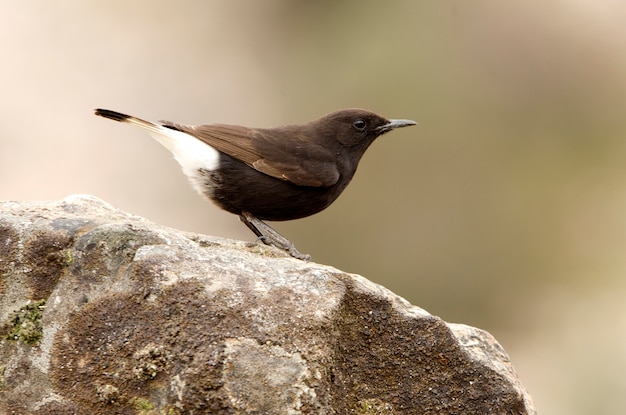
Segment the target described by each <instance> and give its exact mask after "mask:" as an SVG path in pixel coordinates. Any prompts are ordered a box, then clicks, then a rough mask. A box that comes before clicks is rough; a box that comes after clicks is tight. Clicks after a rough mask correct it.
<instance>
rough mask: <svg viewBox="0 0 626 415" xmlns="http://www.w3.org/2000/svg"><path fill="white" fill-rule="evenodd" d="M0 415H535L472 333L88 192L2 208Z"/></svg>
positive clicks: (277, 255) (326, 271)
mask: <svg viewBox="0 0 626 415" xmlns="http://www.w3.org/2000/svg"><path fill="white" fill-rule="evenodd" d="M0 276H1V279H0V336H1V337H0V338H1V340H0V413H3V414H4V413H6V414H11V413H16V414H208V413H211V414H481V415H484V414H533V413H535V411H534V409H533V406H532V403H531V400H530V397H529V396H528V395H527V393H526V392H525V390H524V388H523V387H522V385H521V384H520V382H519V380H518V378H517V376H516V374H515V371H514V369H513V367H512V366H511V363H510V361H509V359H508V357H507V355H506V353H505V352H504V350H502V348H501V347H500V346H499V345H498V343H497V342H496V341H495V340H494V339H493V338H492V337H491V336H490V335H489V334H488V333H486V332H484V331H481V330H478V329H475V328H472V327H468V326H464V325H458V324H447V323H446V322H444V321H442V320H441V319H440V318H438V317H435V316H432V315H430V314H428V313H427V312H426V311H424V310H422V309H420V308H418V307H415V306H412V305H410V304H409V303H408V302H407V301H405V300H404V299H402V298H400V297H398V296H397V295H395V294H393V293H391V292H390V291H388V290H386V289H385V288H383V287H381V286H379V285H376V284H373V283H372V282H370V281H368V280H366V279H365V278H363V277H361V276H358V275H351V274H346V273H344V272H341V271H339V270H337V269H334V268H331V267H328V266H323V265H319V264H315V263H307V262H303V261H299V260H296V259H293V258H291V257H289V256H288V255H286V254H284V253H283V252H281V251H279V250H276V249H274V248H271V247H267V246H265V245H258V244H246V243H243V242H236V241H229V240H224V239H219V238H213V237H207V236H200V235H194V234H189V233H183V232H179V231H176V230H172V229H168V228H165V227H162V226H158V225H155V224H153V223H151V222H149V221H147V220H145V219H142V218H139V217H136V216H132V215H129V214H126V213H124V212H121V211H119V210H115V209H113V208H112V207H111V206H109V205H107V204H106V203H104V202H102V201H100V200H98V199H96V198H94V197H91V196H72V197H69V198H67V199H65V200H62V201H59V202H53V203H52V202H41V203H16V202H4V203H2V204H0Z"/></svg>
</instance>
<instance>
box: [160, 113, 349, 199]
mask: <svg viewBox="0 0 626 415" xmlns="http://www.w3.org/2000/svg"><path fill="white" fill-rule="evenodd" d="M161 123H162V124H163V125H164V126H166V127H169V128H174V129H177V130H180V131H184V132H186V133H188V134H191V135H193V136H194V137H196V138H197V139H199V140H201V141H203V142H205V143H207V144H208V145H210V146H212V147H214V148H215V149H216V150H218V151H220V152H222V153H224V154H227V155H229V156H231V157H233V158H235V159H237V160H240V161H242V162H244V163H245V164H247V165H248V166H250V167H252V168H254V169H256V170H258V171H260V172H262V173H265V174H267V175H269V176H272V177H275V178H277V179H281V180H286V181H289V182H291V183H294V184H296V185H298V186H311V187H329V186H332V185H333V184H335V183H337V181H338V180H339V169H338V166H337V163H336V161H335V157H334V155H333V153H332V152H331V151H330V150H328V149H327V148H325V147H323V146H321V145H319V144H315V143H311V142H309V141H307V140H304V139H300V140H298V141H296V142H295V144H294V140H293V138H294V137H293V135H291V139H290V140H287V139H286V138H287V136H286V135H287V134H289V133H287V132H283V131H282V130H272V131H271V132H270V131H268V130H260V129H252V128H247V127H241V126H236V125H222V124H211V125H198V126H186V125H180V124H174V123H169V122H164V121H162V122H161Z"/></svg>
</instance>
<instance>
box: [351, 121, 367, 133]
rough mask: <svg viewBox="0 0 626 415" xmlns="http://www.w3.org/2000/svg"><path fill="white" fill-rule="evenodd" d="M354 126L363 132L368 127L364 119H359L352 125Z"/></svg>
mask: <svg viewBox="0 0 626 415" xmlns="http://www.w3.org/2000/svg"><path fill="white" fill-rule="evenodd" d="M352 125H353V126H354V128H356V129H357V130H359V131H363V130H365V126H366V125H367V124H366V123H365V121H363V120H362V119H360V118H359V119H358V120H356V121H355V122H354V123H352Z"/></svg>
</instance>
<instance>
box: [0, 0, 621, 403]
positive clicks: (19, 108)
mask: <svg viewBox="0 0 626 415" xmlns="http://www.w3.org/2000/svg"><path fill="white" fill-rule="evenodd" d="M625 4H626V3H624V2H621V1H618V0H613V1H611V0H596V1H583V0H578V1H572V0H531V1H521V0H520V1H509V2H498V1H472V2H469V1H462V0H457V1H451V0H443V1H438V2H434V1H409V0H407V1H388V2H374V1H344V2H338V1H317V2H305V1H286V0H285V1H264V2H256V1H241V0H237V1H228V2H226V1H189V0H188V1H176V2H174V1H172V2H166V1H154V0H150V1H147V0H146V1H114V0H108V1H101V2H96V1H90V2H87V1H78V0H76V1H69V0H59V1H54V2H53V1H45V0H39V1H36V0H33V1H20V2H16V1H7V0H1V1H0V6H1V13H0V36H1V43H0V48H1V50H2V58H1V59H2V63H1V64H0V80H1V82H2V95H1V98H0V200H45V199H60V198H63V197H65V196H67V195H69V194H73V193H89V194H93V195H96V196H98V197H100V198H102V199H104V200H106V201H108V202H109V203H111V204H113V205H114V206H116V207H118V208H121V209H123V210H126V211H128V212H131V213H134V214H138V215H141V216H144V217H146V218H148V219H150V220H153V221H155V222H159V223H162V224H165V225H168V226H171V227H175V228H179V229H184V230H188V231H195V232H201V233H207V234H212V235H219V236H225V237H230V238H238V239H245V240H252V239H253V238H252V234H251V233H250V232H249V231H248V230H247V229H246V228H245V227H244V226H243V225H242V224H240V223H239V221H238V219H237V218H236V217H235V216H233V215H229V214H226V213H222V212H220V211H219V210H218V209H217V208H215V207H214V206H212V205H211V204H208V203H206V202H204V201H203V200H202V199H200V198H199V197H197V196H196V195H195V193H194V192H193V191H192V190H191V188H190V187H189V186H188V185H187V183H186V180H185V178H184V177H183V175H182V174H181V172H180V170H179V168H178V166H177V164H176V163H175V162H174V161H173V160H172V158H171V156H170V155H169V154H168V153H167V151H166V150H165V149H163V148H161V147H160V146H159V145H158V144H156V143H155V142H153V141H152V140H151V139H150V137H149V136H148V135H147V134H145V133H144V132H142V131H140V130H136V129H133V128H131V127H129V126H124V125H120V124H116V123H113V122H110V121H107V120H104V119H101V118H97V117H95V116H93V115H92V109H93V108H95V107H105V108H111V109H115V110H119V111H125V112H129V113H132V114H134V115H138V116H141V117H145V118H149V119H170V120H175V121H179V122H184V123H191V124H193V123H210V122H222V123H240V124H246V125H250V126H259V127H271V126H276V125H280V124H285V123H297V122H304V121H307V120H309V119H312V118H315V117H317V116H320V115H323V114H325V113H327V112H330V111H332V110H335V109H339V108H342V107H349V106H359V107H365V108H368V109H371V110H374V111H376V112H379V113H381V114H383V115H385V116H387V117H390V118H394V117H395V118H411V119H415V120H417V121H418V122H419V123H420V124H419V126H417V127H412V128H408V129H403V130H400V131H396V132H394V133H392V134H389V135H386V136H384V137H383V138H381V139H380V140H379V141H378V142H377V143H375V144H374V145H373V147H372V148H371V149H370V151H369V152H368V154H367V155H366V156H365V158H364V159H363V161H362V163H361V166H360V169H359V171H358V172H357V175H356V178H355V180H354V181H353V183H352V184H351V186H350V187H349V188H348V190H347V191H346V192H345V193H344V195H343V196H342V197H341V198H340V199H339V200H338V201H337V202H336V203H335V204H334V205H333V206H332V207H331V208H329V209H328V210H326V211H325V212H322V213H320V214H318V215H316V216H314V217H311V218H307V219H303V220H299V221H295V222H289V223H279V224H276V227H277V228H278V229H279V230H280V231H281V232H282V233H284V234H285V235H286V236H288V237H289V238H290V239H291V240H293V241H294V242H295V243H296V245H297V246H298V247H299V248H300V250H302V251H303V252H307V253H310V254H312V255H313V258H314V260H316V261H318V262H322V263H326V264H331V265H334V266H336V267H338V268H341V269H343V270H346V271H350V272H355V273H361V274H363V275H365V276H367V277H368V278H370V279H372V280H374V281H377V282H379V283H381V284H383V285H385V286H387V287H388V288H391V289H392V290H394V291H395V292H397V293H398V294H400V295H402V296H404V297H406V298H407V299H409V300H410V301H411V302H413V303H414V304H416V305H419V306H421V307H423V308H426V309H427V310H428V311H430V312H431V313H433V314H436V315H439V316H441V317H443V318H444V319H446V320H448V321H453V322H462V323H466V324H471V325H474V326H478V327H481V328H483V329H486V330H488V331H490V332H491V333H492V334H494V335H495V336H496V338H498V340H499V341H500V342H501V343H502V345H503V346H504V347H505V348H506V350H507V351H508V352H509V354H510V355H511V358H512V360H513V362H514V364H515V366H516V368H517V370H518V371H519V374H520V376H521V377H522V380H523V381H524V383H525V385H526V386H527V388H528V389H529V391H530V393H531V394H532V396H533V397H534V400H535V402H536V405H537V407H538V409H539V411H540V413H542V414H581V415H582V414H590V413H593V414H622V413H623V403H622V398H623V396H624V394H625V393H626V380H625V378H624V376H623V373H624V372H625V371H626V335H625V330H626V299H625V294H626V286H625V283H624V281H625V277H626V249H625V248H626V140H625V139H626V115H625V110H626V75H625V74H626V24H624V22H626V6H625Z"/></svg>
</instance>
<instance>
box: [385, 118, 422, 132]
mask: <svg viewBox="0 0 626 415" xmlns="http://www.w3.org/2000/svg"><path fill="white" fill-rule="evenodd" d="M416 124H417V123H416V122H415V121H411V120H389V122H388V123H387V124H385V125H381V126H380V127H378V131H379V132H381V133H386V132H387V131H391V130H393V129H395V128H402V127H408V126H410V125H416Z"/></svg>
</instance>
